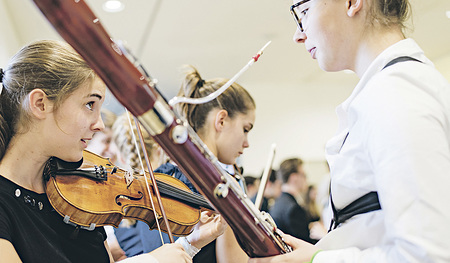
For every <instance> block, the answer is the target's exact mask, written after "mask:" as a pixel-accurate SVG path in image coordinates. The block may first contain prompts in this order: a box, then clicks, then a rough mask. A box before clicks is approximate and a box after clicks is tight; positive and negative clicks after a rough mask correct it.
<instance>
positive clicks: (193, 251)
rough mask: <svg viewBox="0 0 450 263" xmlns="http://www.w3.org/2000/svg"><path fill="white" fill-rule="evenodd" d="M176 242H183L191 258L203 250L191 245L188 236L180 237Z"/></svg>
mask: <svg viewBox="0 0 450 263" xmlns="http://www.w3.org/2000/svg"><path fill="white" fill-rule="evenodd" d="M175 243H178V244H181V245H182V246H183V248H184V251H186V253H188V255H189V256H191V258H193V257H194V256H195V255H196V254H197V253H198V252H200V250H201V249H200V248H196V247H195V246H193V245H191V243H189V240H188V239H187V238H186V237H180V238H178V239H177V240H176V241H175Z"/></svg>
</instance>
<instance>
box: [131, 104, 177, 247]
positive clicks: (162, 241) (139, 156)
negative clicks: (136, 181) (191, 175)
mask: <svg viewBox="0 0 450 263" xmlns="http://www.w3.org/2000/svg"><path fill="white" fill-rule="evenodd" d="M125 112H126V115H127V118H128V124H129V125H130V131H131V136H132V138H133V141H134V144H135V147H136V149H139V147H138V144H137V140H136V136H135V135H134V132H133V125H132V124H131V118H130V113H129V112H128V110H127V108H125ZM137 153H138V159H139V162H140V164H141V167H142V171H145V169H144V164H143V163H142V158H141V154H140V152H139V151H137ZM144 177H145V184H146V186H147V191H148V194H149V196H150V202H151V204H152V207H155V204H154V203H153V196H152V193H151V191H150V185H149V183H148V179H147V176H144ZM152 210H153V215H154V216H155V221H156V225H157V226H158V232H159V237H160V238H161V243H162V244H163V245H164V239H163V236H162V234H161V226H160V225H159V220H158V214H157V213H156V209H152ZM167 228H169V226H167Z"/></svg>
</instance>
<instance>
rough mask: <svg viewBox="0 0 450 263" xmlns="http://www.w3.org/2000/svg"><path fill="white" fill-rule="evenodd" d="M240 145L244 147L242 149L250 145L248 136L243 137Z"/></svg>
mask: <svg viewBox="0 0 450 263" xmlns="http://www.w3.org/2000/svg"><path fill="white" fill-rule="evenodd" d="M242 146H243V147H244V149H245V148H248V147H250V143H249V142H248V138H245V140H244V144H243V145H242Z"/></svg>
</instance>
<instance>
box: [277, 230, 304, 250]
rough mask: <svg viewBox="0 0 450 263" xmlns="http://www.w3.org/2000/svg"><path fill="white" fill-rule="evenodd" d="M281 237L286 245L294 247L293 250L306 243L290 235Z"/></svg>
mask: <svg viewBox="0 0 450 263" xmlns="http://www.w3.org/2000/svg"><path fill="white" fill-rule="evenodd" d="M281 237H282V238H283V240H284V242H286V244H288V245H289V246H291V247H292V249H297V248H298V247H299V246H300V245H301V244H302V242H304V241H302V240H300V239H297V238H295V237H293V236H291V235H288V234H283V235H282V236H281Z"/></svg>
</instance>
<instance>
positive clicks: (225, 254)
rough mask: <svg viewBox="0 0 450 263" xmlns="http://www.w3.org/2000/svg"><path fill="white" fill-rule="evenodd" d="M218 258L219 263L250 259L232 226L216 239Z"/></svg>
mask: <svg viewBox="0 0 450 263" xmlns="http://www.w3.org/2000/svg"><path fill="white" fill-rule="evenodd" d="M216 259H217V262H218V263H228V262H229V263H240V262H247V260H248V256H247V254H246V253H245V252H244V251H243V250H242V248H241V247H240V246H239V243H238V242H237V240H236V237H235V236H234V233H233V231H232V230H231V228H230V227H227V229H226V230H225V233H224V234H223V235H221V236H220V237H218V238H217V240H216Z"/></svg>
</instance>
